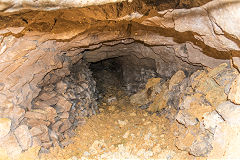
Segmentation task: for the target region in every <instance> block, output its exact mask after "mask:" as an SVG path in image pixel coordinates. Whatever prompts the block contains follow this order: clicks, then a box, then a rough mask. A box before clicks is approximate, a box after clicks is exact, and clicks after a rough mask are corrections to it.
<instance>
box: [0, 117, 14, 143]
mask: <svg viewBox="0 0 240 160" xmlns="http://www.w3.org/2000/svg"><path fill="white" fill-rule="evenodd" d="M10 127H11V120H10V119H8V118H0V138H3V137H4V136H6V135H7V134H8V133H9V132H10V129H11V128H10Z"/></svg>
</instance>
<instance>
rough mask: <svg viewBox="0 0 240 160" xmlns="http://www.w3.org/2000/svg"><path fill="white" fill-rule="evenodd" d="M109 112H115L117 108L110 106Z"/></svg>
mask: <svg viewBox="0 0 240 160" xmlns="http://www.w3.org/2000/svg"><path fill="white" fill-rule="evenodd" d="M108 110H109V111H115V110H116V107H115V106H109V107H108Z"/></svg>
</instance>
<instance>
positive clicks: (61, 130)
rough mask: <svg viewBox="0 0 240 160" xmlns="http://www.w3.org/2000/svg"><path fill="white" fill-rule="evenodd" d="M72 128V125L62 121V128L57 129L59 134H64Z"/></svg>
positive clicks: (67, 121)
mask: <svg viewBox="0 0 240 160" xmlns="http://www.w3.org/2000/svg"><path fill="white" fill-rule="evenodd" d="M71 126H72V123H71V122H70V121H69V120H68V119H67V120H64V121H63V124H62V126H61V127H60V129H59V132H61V133H62V132H65V131H66V130H68V129H69V128H70V127H71Z"/></svg>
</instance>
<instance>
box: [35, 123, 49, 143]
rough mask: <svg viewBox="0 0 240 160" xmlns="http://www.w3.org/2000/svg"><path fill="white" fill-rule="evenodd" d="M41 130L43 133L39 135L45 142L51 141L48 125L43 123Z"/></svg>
mask: <svg viewBox="0 0 240 160" xmlns="http://www.w3.org/2000/svg"><path fill="white" fill-rule="evenodd" d="M40 127H41V130H42V132H43V133H42V134H40V135H38V136H37V137H38V138H39V139H40V140H41V141H42V142H43V143H44V142H49V141H50V137H49V132H48V127H47V126H45V125H41V126H40Z"/></svg>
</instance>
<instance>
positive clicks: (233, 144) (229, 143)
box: [208, 122, 240, 159]
mask: <svg viewBox="0 0 240 160" xmlns="http://www.w3.org/2000/svg"><path fill="white" fill-rule="evenodd" d="M239 132H240V126H239V125H237V126H234V127H233V126H230V125H228V124H227V122H223V123H220V124H219V125H218V127H217V128H216V131H215V134H214V140H213V144H212V146H213V150H212V152H211V153H210V154H209V156H208V159H238V158H239V156H240V152H239V143H240V135H239Z"/></svg>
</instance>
